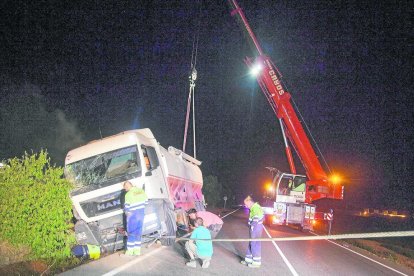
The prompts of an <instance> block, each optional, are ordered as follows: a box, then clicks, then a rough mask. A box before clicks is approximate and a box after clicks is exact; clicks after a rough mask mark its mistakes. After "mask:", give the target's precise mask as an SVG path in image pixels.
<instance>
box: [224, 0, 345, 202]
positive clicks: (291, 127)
mask: <svg viewBox="0 0 414 276" xmlns="http://www.w3.org/2000/svg"><path fill="white" fill-rule="evenodd" d="M228 4H229V5H230V8H231V15H232V16H235V17H236V19H237V21H238V23H239V24H240V25H241V27H242V29H243V30H244V31H245V33H246V35H247V38H248V41H249V42H250V44H251V48H252V49H253V51H254V53H255V55H256V57H255V58H254V59H252V58H248V57H247V58H246V59H245V62H246V64H247V66H248V67H249V68H251V69H252V70H255V71H256V73H257V75H256V78H257V82H258V84H259V86H260V88H261V90H262V92H263V93H264V95H265V96H266V98H267V100H268V101H269V104H270V105H271V107H272V109H273V110H274V112H275V114H276V116H277V118H278V119H279V122H280V126H281V129H282V134H283V138H284V143H285V149H286V155H287V159H288V162H289V167H290V170H291V173H290V174H289V173H282V172H278V173H277V174H276V177H275V180H274V184H275V185H276V202H291V203H298V202H304V203H312V202H314V201H315V200H318V199H322V198H330V199H343V186H342V185H340V184H339V183H337V182H338V180H339V179H338V177H336V176H330V177H328V175H327V173H326V172H325V170H324V169H323V168H322V165H321V163H320V161H319V159H318V156H317V155H316V154H315V151H314V149H313V147H312V145H311V143H310V141H309V139H308V136H307V134H306V132H305V130H304V129H303V126H302V124H301V122H300V121H299V118H298V116H297V115H296V112H295V109H294V108H293V106H292V104H291V100H290V99H291V95H290V94H289V92H288V91H287V90H286V88H285V85H284V84H283V82H282V75H281V74H280V72H279V70H278V69H277V67H276V66H275V64H274V63H273V62H272V60H271V59H270V58H269V57H268V56H266V55H265V54H264V53H263V50H262V48H261V46H260V44H259V42H258V40H257V38H256V36H255V35H254V33H253V31H252V29H251V28H250V25H249V23H248V21H247V19H246V17H245V15H244V13H243V11H242V9H241V8H240V7H239V5H238V3H237V1H236V0H228ZM289 145H292V146H293V148H294V149H295V151H296V153H297V155H298V156H299V158H300V161H301V163H302V164H303V167H304V168H305V171H306V176H307V177H305V176H301V175H297V174H296V168H295V164H294V161H293V156H292V152H291V150H290V146H289ZM289 197H290V198H289ZM293 198H294V199H293Z"/></svg>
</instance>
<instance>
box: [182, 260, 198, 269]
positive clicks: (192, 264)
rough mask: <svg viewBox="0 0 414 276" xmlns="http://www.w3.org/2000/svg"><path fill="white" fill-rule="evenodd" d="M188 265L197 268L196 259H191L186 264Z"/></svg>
mask: <svg viewBox="0 0 414 276" xmlns="http://www.w3.org/2000/svg"><path fill="white" fill-rule="evenodd" d="M185 265H186V266H189V267H192V268H196V267H197V263H196V261H195V260H190V261H189V262H187V263H186V264H185Z"/></svg>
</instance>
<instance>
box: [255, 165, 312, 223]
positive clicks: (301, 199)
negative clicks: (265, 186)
mask: <svg viewBox="0 0 414 276" xmlns="http://www.w3.org/2000/svg"><path fill="white" fill-rule="evenodd" d="M306 181H307V177H306V176H304V175H298V174H290V173H282V172H281V171H278V170H277V173H276V174H275V176H274V178H273V183H272V185H273V187H274V193H275V194H274V201H273V206H272V207H264V208H263V210H264V213H265V223H266V224H267V225H270V226H272V225H295V226H297V227H298V228H299V229H301V230H302V231H309V230H312V223H313V220H314V219H315V210H316V206H315V205H314V204H308V203H305V198H306Z"/></svg>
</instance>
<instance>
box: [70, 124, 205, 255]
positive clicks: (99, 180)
mask: <svg viewBox="0 0 414 276" xmlns="http://www.w3.org/2000/svg"><path fill="white" fill-rule="evenodd" d="M200 164H201V162H200V161H198V160H196V159H194V158H192V157H190V156H188V155H186V154H184V153H183V152H181V151H179V150H177V149H175V148H173V147H169V149H168V150H166V149H165V148H163V147H162V146H160V145H159V143H158V142H157V140H156V139H155V137H154V136H153V134H152V132H151V130H149V129H140V130H130V131H125V132H122V133H119V134H117V135H113V136H110V137H106V138H103V139H100V140H95V141H92V142H89V143H88V144H86V145H84V146H81V147H79V148H76V149H73V150H71V151H69V152H68V154H67V156H66V160H65V177H66V178H67V179H68V180H69V181H70V182H72V183H73V185H74V189H73V190H72V192H71V195H70V197H71V200H72V203H73V213H74V217H75V218H76V224H75V233H76V238H77V241H78V243H79V244H94V245H99V246H103V247H105V248H106V250H107V251H109V252H111V251H115V250H117V249H121V248H123V246H124V244H123V236H122V234H121V230H120V229H123V228H124V227H125V217H124V212H123V207H124V200H125V191H124V190H123V183H124V182H125V181H129V182H131V183H132V184H133V185H134V186H136V187H140V188H142V189H144V191H145V193H146V194H147V196H148V199H149V204H148V205H147V207H146V209H145V218H144V225H143V233H142V234H143V241H144V242H145V241H151V240H156V239H160V240H161V241H162V242H163V243H164V244H171V243H172V240H173V239H172V238H171V237H173V236H175V233H176V216H177V213H180V212H181V213H182V212H185V210H186V209H188V208H191V207H192V208H194V207H195V208H198V209H203V206H204V205H203V200H204V198H203V195H202V192H201V188H202V174H201V170H200V169H199V167H198V166H199V165H200ZM165 236H168V237H169V238H163V237H165Z"/></svg>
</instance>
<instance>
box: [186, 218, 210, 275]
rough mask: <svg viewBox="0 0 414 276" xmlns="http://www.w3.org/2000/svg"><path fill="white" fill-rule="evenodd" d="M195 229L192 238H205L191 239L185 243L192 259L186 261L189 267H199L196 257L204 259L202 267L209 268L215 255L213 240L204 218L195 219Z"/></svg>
mask: <svg viewBox="0 0 414 276" xmlns="http://www.w3.org/2000/svg"><path fill="white" fill-rule="evenodd" d="M194 224H195V227H196V228H195V229H194V231H193V232H192V234H191V236H190V238H191V239H205V240H210V241H202V240H195V241H194V240H189V241H187V242H186V243H185V249H186V251H187V254H188V255H189V256H190V261H189V262H187V263H186V265H187V266H189V267H194V268H195V267H197V262H196V258H198V259H200V260H201V261H202V264H201V267H202V268H208V267H209V266H210V261H211V257H212V256H213V242H212V241H211V235H210V231H208V229H207V228H205V227H204V226H203V219H202V218H196V219H195V223H194Z"/></svg>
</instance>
